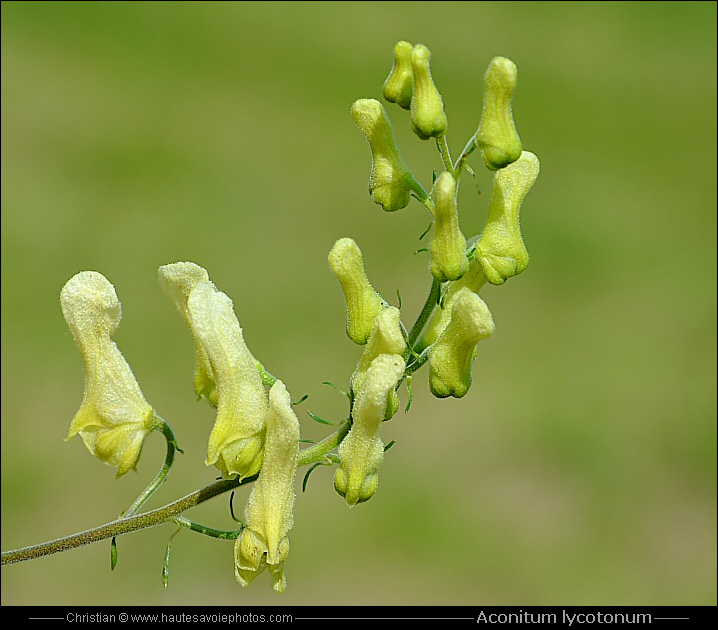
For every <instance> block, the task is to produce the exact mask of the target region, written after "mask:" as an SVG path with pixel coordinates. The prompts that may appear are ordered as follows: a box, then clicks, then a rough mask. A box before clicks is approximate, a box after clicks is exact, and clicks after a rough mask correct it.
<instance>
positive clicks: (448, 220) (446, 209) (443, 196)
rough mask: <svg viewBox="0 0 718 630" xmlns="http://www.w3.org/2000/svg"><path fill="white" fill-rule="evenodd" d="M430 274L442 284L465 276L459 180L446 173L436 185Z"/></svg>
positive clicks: (464, 243)
mask: <svg viewBox="0 0 718 630" xmlns="http://www.w3.org/2000/svg"><path fill="white" fill-rule="evenodd" d="M429 251H430V252H431V274H432V275H433V276H434V278H436V279H437V280H438V281H439V282H446V281H447V280H458V279H459V278H461V276H463V275H464V274H465V273H466V270H467V269H468V267H469V259H468V258H467V257H466V239H465V238H464V235H463V234H462V233H461V230H460V229H459V211H458V209H457V207H456V180H455V179H454V176H453V175H452V174H451V173H448V172H444V173H442V174H441V175H439V178H438V179H437V180H436V183H435V184H434V236H433V237H432V239H431V245H430V246H429Z"/></svg>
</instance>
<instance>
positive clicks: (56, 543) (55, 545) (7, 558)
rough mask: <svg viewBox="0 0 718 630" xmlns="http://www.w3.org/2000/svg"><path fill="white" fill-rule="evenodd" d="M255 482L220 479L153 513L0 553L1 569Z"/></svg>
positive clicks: (155, 520)
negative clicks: (0, 556)
mask: <svg viewBox="0 0 718 630" xmlns="http://www.w3.org/2000/svg"><path fill="white" fill-rule="evenodd" d="M256 478H257V475H254V476H253V477H246V478H244V479H243V480H242V481H239V479H223V480H221V481H217V482H216V483H213V484H211V485H209V486H206V487H205V488H202V489H201V490H197V491H196V492H193V493H191V494H188V495H187V496H186V497H183V498H181V499H178V500H177V501H175V502H174V503H170V504H168V505H165V506H163V507H161V508H157V509H156V510H151V511H149V512H144V513H142V514H138V515H137V516H130V517H127V518H119V519H117V520H115V521H112V522H111V523H107V524H106V525H101V526H100V527H96V528H94V529H88V530H86V531H84V532H79V533H77V534H72V535H71V536H66V537H65V538H58V539H57V540H51V541H49V542H45V543H41V544H39V545H33V546H31V547H23V548H22V549H15V550H13V551H5V552H3V553H2V565H3V566H4V565H6V564H12V563H14V562H22V561H23V560H32V559H34V558H40V557H41V556H49V555H50V554H53V553H59V552H61V551H68V550H70V549H75V548H77V547H82V546H83V545H90V544H92V543H95V542H98V541H100V540H104V539H106V538H112V537H113V536H119V535H120V534H128V533H130V532H135V531H137V530H140V529H146V528H148V527H154V526H155V525H160V524H162V523H164V522H165V521H168V520H170V519H172V518H173V517H175V516H177V515H179V514H181V513H182V512H184V511H185V510H188V509H189V508H191V507H194V506H195V505H199V504H200V503H204V502H205V501H207V500H209V499H212V498H213V497H216V496H218V495H220V494H223V493H225V492H227V491H228V490H233V489H234V488H236V487H238V486H240V485H242V484H245V483H249V482H250V481H254V480H255V479H256Z"/></svg>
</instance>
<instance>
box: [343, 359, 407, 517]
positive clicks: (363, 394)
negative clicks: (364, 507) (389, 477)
mask: <svg viewBox="0 0 718 630" xmlns="http://www.w3.org/2000/svg"><path fill="white" fill-rule="evenodd" d="M404 367H405V365H404V360H403V359H402V357H401V356H398V355H395V354H380V355H379V356H378V357H376V358H375V359H374V360H373V361H372V362H371V365H370V366H369V369H368V370H367V371H366V376H365V377H364V380H363V382H362V384H361V387H359V390H358V391H357V392H356V398H355V399H354V405H353V407H352V427H351V429H350V430H349V433H347V435H346V437H345V438H344V440H343V441H342V443H341V445H340V446H339V451H338V455H339V466H338V467H337V470H336V473H335V474H334V488H335V489H336V491H337V492H338V493H339V494H341V495H342V496H343V497H344V499H345V500H346V502H347V503H348V504H349V506H350V507H351V506H353V505H356V504H357V503H362V502H363V501H366V500H368V499H369V498H370V497H371V496H372V495H373V494H374V493H375V492H376V488H377V484H378V482H379V477H378V474H377V467H378V466H379V464H380V463H381V460H382V459H384V443H383V442H382V441H381V438H380V437H379V428H380V427H381V423H382V422H383V421H384V417H385V414H386V409H387V405H388V403H389V397H390V395H391V394H392V393H393V392H394V388H395V387H396V384H397V383H398V382H399V379H400V378H401V377H402V376H403V375H404Z"/></svg>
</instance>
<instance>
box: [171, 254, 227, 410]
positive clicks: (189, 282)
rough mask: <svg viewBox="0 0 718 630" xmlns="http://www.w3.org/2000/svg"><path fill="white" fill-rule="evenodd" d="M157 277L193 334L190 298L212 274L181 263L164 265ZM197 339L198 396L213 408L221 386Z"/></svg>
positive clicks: (195, 342)
mask: <svg viewBox="0 0 718 630" xmlns="http://www.w3.org/2000/svg"><path fill="white" fill-rule="evenodd" d="M157 275H158V276H159V280H160V285H162V288H163V289H164V291H165V293H167V295H168V296H169V297H170V299H171V300H172V301H173V302H174V305H175V306H176V307H177V310H178V311H179V312H180V313H181V315H182V318H183V319H184V321H185V323H186V324H187V326H188V327H189V329H190V331H192V326H191V324H190V320H189V314H188V312H187V298H188V297H189V294H190V292H191V291H192V289H194V287H195V286H196V285H197V283H198V282H209V274H208V273H207V271H206V269H204V268H202V267H200V266H199V265H196V264H195V263H193V262H178V263H173V264H170V265H162V266H161V267H160V268H159V269H158V272H157ZM193 338H194V348H195V354H196V356H197V361H196V365H195V369H194V393H195V394H196V395H197V399H199V398H201V397H202V396H204V397H205V398H206V399H207V400H208V401H209V403H210V404H211V405H212V406H213V407H216V406H217V386H216V384H215V382H214V376H213V375H212V366H211V365H210V363H209V359H208V358H207V353H206V352H205V350H204V348H203V347H202V344H200V343H199V341H198V340H197V338H196V337H194V334H193Z"/></svg>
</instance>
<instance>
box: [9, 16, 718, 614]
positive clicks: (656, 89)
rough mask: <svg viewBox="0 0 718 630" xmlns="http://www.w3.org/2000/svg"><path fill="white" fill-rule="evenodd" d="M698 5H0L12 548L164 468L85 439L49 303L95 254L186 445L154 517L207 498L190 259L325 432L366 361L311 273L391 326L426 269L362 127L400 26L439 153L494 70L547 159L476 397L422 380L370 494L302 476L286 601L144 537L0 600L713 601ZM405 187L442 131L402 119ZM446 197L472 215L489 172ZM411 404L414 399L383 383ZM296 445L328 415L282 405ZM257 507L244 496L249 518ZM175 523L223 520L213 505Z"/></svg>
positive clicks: (704, 55) (120, 337)
mask: <svg viewBox="0 0 718 630" xmlns="http://www.w3.org/2000/svg"><path fill="white" fill-rule="evenodd" d="M715 25H716V5H715V3H713V2H608V3H606V2H595V3H594V2H580V3H575V2H317V3H314V2H287V3H284V2H139V3H136V2H99V3H95V2H78V3H74V2H3V3H2V548H3V550H8V549H12V548H17V547H21V546H25V545H29V544H33V543H38V542H42V541H45V540H49V539H52V538H56V537H60V536H63V535H67V534H70V533H72V532H75V531H79V530H81V529H86V528H89V527H94V526H96V525H100V524H102V523H104V522H107V521H109V520H112V519H113V518H115V517H116V516H117V514H118V513H119V512H120V511H121V510H123V509H125V508H126V507H127V506H128V505H129V504H130V503H131V502H132V500H133V499H134V497H135V496H136V495H137V493H138V492H139V491H140V490H141V489H142V488H143V487H144V485H145V484H146V483H147V481H148V480H149V479H150V478H151V477H152V476H153V475H154V473H155V471H156V470H157V469H158V467H159V465H160V462H161V460H162V458H163V453H164V448H163V446H162V442H163V441H162V439H161V437H160V436H159V435H153V436H151V437H150V438H149V439H148V440H147V443H146V445H145V449H144V452H143V455H142V459H141V461H140V464H139V467H138V473H137V474H135V473H129V474H128V475H126V476H125V477H124V478H122V479H120V480H119V481H115V480H114V471H113V469H111V468H109V467H106V466H103V465H102V464H100V463H99V462H98V461H97V460H95V459H94V458H92V457H90V456H89V455H88V454H87V452H86V451H85V449H84V447H83V445H82V443H81V440H79V438H75V439H73V440H71V441H70V442H68V443H63V439H64V438H65V436H66V432H67V427H68V425H69V422H70V420H71V419H72V417H73V415H74V413H75V411H76V410H77V407H78V405H79V403H80V400H81V397H82V388H83V374H82V367H81V363H80V360H79V354H78V352H77V349H76V347H75V345H74V343H73V340H72V338H71V336H70V334H69V332H68V330H67V328H66V326H65V323H64V321H63V319H62V315H61V313H60V308H59V302H58V294H59V291H60V289H61V287H62V286H63V284H64V283H65V282H66V281H67V279H68V278H70V277H71V276H72V275H73V274H74V273H76V272H77V271H80V270H83V269H94V270H97V271H100V272H102V273H103V274H104V275H106V276H107V277H108V279H109V280H110V281H111V282H112V283H113V284H114V285H115V286H116V289H117V293H118V295H119V297H120V300H121V301H122V305H123V309H124V319H123V323H122V325H121V327H120V329H119V331H118V333H117V335H116V337H115V339H116V341H117V343H118V345H119V347H120V349H121V350H122V351H123V353H124V354H125V356H126V357H127V359H128V361H129V362H130V364H131V365H132V367H133V370H134V372H135V374H136V376H137V378H138V380H139V382H140V384H141V387H142V389H143V392H144V393H145V396H146V397H147V399H148V400H149V401H150V403H151V404H152V405H153V406H154V407H155V408H156V409H157V410H158V412H159V413H160V414H161V415H162V416H163V417H165V418H166V419H167V420H168V421H170V423H171V424H172V426H173V428H174V430H175V432H176V435H177V438H178V440H179V443H180V445H181V446H182V447H183V448H184V450H185V454H184V455H182V456H180V457H179V460H178V461H177V463H176V465H175V467H174V469H173V471H172V474H171V475H170V478H169V480H168V482H167V483H166V486H165V487H164V488H163V490H162V492H160V493H159V496H158V497H155V498H153V500H152V502H151V504H150V505H151V506H152V507H156V506H158V505H160V504H161V502H162V499H166V500H167V501H170V500H174V499H175V498H177V497H180V496H183V495H184V494H186V493H188V492H190V491H192V490H194V489H196V488H198V487H201V486H203V485H205V484H207V483H210V482H211V481H212V480H213V479H214V477H215V471H214V469H208V468H206V467H205V466H204V456H205V450H206V441H207V435H208V432H209V429H210V427H211V426H212V422H213V414H212V412H211V410H210V409H209V408H208V407H207V406H206V405H204V404H198V403H196V402H195V401H194V397H193V393H192V388H191V378H192V369H193V361H194V357H193V348H192V342H191V338H190V336H189V334H188V332H187V330H186V329H185V327H184V323H183V322H182V321H181V318H180V317H179V316H178V314H177V313H176V311H175V310H174V307H173V306H172V304H171V303H170V302H169V300H168V299H167V298H166V297H165V296H164V295H163V294H162V292H161V290H160V288H159V286H158V283H157V279H156V270H157V267H158V266H159V265H161V264H164V263H169V262H175V261H179V260H192V261H195V262H197V263H198V264H200V265H202V266H204V267H206V268H207V269H208V270H209V272H210V275H211V277H212V279H213V280H214V282H215V283H216V284H217V285H218V287H220V289H221V290H223V291H224V292H226V293H227V294H228V295H230V296H231V297H232V298H233V299H234V302H235V309H236V312H237V314H238V317H239V319H240V321H241V323H242V325H243V327H244V329H245V336H246V339H247V342H248V344H249V347H250V348H251V350H252V351H253V353H254V354H255V355H256V356H257V357H258V358H259V359H260V360H262V361H263V362H264V363H265V365H266V366H267V367H268V368H269V369H270V370H271V371H273V372H274V373H275V374H277V375H278V376H280V377H281V378H282V379H283V380H284V381H285V383H286V384H287V386H288V388H289V390H290V392H292V394H293V396H294V398H295V399H296V398H299V397H300V396H301V395H303V394H305V393H307V394H309V400H308V401H307V402H306V403H304V404H303V406H302V407H300V408H299V409H300V410H302V409H310V410H312V411H314V412H316V413H317V414H319V415H321V416H323V417H327V418H333V419H338V418H341V417H343V415H344V413H345V411H346V410H345V400H344V399H343V398H342V396H340V395H339V394H337V393H336V392H335V391H334V390H332V389H331V388H329V387H326V386H323V385H321V383H322V381H325V380H331V381H334V382H335V383H337V385H339V386H344V387H345V386H346V383H347V382H348V377H349V375H350V374H351V372H352V370H353V367H354V365H355V362H356V360H357V358H358V356H359V353H360V350H359V349H358V348H357V347H356V346H354V345H353V344H352V343H351V342H350V341H349V340H348V338H347V337H346V335H345V333H344V319H343V317H344V315H343V311H344V306H343V298H342V295H341V291H340V288H339V285H338V283H337V281H336V279H335V278H334V277H333V276H332V274H331V272H330V271H329V269H328V266H327V264H326V255H327V253H328V251H329V249H330V247H331V246H332V244H333V242H334V241H335V240H336V239H337V238H339V237H342V236H352V237H353V238H355V239H356V240H357V242H358V243H359V245H360V246H361V247H362V249H363V252H364V257H365V261H366V267H367V271H368V274H369V277H370V278H371V280H372V282H373V284H374V286H375V287H376V288H377V289H378V290H379V291H380V292H382V293H383V294H384V296H385V297H387V299H389V300H390V301H393V302H394V303H395V302H396V299H395V295H396V291H397V290H399V291H400V292H401V296H402V300H403V312H404V315H405V317H404V319H405V322H406V323H408V324H410V323H411V321H413V318H414V317H415V315H416V313H417V312H418V309H419V308H420V306H421V304H422V302H423V300H424V297H425V294H426V291H427V290H428V286H429V280H430V278H429V274H428V259H427V257H426V255H425V254H424V255H422V254H417V255H412V252H413V251H414V250H415V249H416V248H417V247H418V246H419V245H418V242H417V238H418V236H419V235H420V234H421V232H423V230H424V229H425V227H426V225H427V216H426V214H425V210H424V209H423V208H422V207H421V206H420V205H419V204H418V203H417V202H415V201H414V202H412V203H411V204H410V206H409V207H408V208H406V209H405V210H403V211H401V212H397V213H393V214H385V213H383V212H382V211H381V209H380V208H379V207H378V206H376V205H374V204H373V203H372V202H371V200H370V199H369V196H368V195H367V192H366V183H367V179H368V174H369V165H370V153H369V148H368V145H367V143H366V141H365V139H364V138H363V137H362V135H361V133H360V132H359V131H358V130H357V129H356V127H355V126H354V124H353V123H352V121H351V119H350V117H349V107H350V105H351V103H352V102H353V101H354V100H355V99H356V98H360V97H374V98H379V97H380V96H381V86H382V83H383V81H384V79H385V77H386V75H387V74H388V72H389V69H390V67H391V63H392V47H393V45H394V43H395V42H396V41H398V40H400V39H406V40H409V41H411V42H413V43H419V42H421V43H424V44H426V45H427V46H428V47H429V48H430V49H431V50H432V52H433V56H432V72H433V75H434V79H435V81H436V84H437V85H438V87H439V89H440V90H441V92H442V94H443V97H444V101H445V105H446V112H447V114H448V117H449V129H448V140H449V144H450V146H451V148H452V151H453V152H454V155H456V154H458V152H459V151H460V150H461V148H462V147H463V145H464V143H465V142H466V140H467V139H468V138H469V137H470V136H471V135H472V134H473V133H474V131H475V129H476V126H477V124H478V121H479V115H480V110H481V97H482V91H483V88H482V76H483V72H484V70H485V68H486V66H487V64H488V62H489V60H490V59H491V58H492V57H493V56H495V55H504V56H508V57H510V58H511V59H513V60H514V61H515V62H516V63H517V65H518V67H519V86H518V89H517V93H516V96H515V99H514V114H515V117H516V120H517V126H518V129H519V132H520V134H521V137H522V140H523V142H524V147H525V148H526V149H528V150H531V151H533V152H535V153H536V154H538V156H539V157H540V159H541V162H542V173H541V176H540V178H539V180H538V182H537V184H536V186H535V187H534V189H533V190H532V191H531V192H530V193H529V196H528V197H527V199H526V203H525V204H524V208H523V211H522V228H523V232H524V238H525V241H526V244H527V247H528V249H529V251H530V252H531V256H532V262H531V265H530V266H529V268H528V269H527V270H526V272H525V273H524V274H522V275H521V276H520V277H518V278H515V279H512V280H511V281H509V282H508V283H507V284H506V285H504V286H502V287H487V288H486V289H485V290H484V291H482V297H484V299H485V300H486V301H487V303H488V304H489V306H490V308H491V309H492V311H493V315H494V319H495V322H496V325H497V331H496V334H495V335H494V336H493V337H492V338H491V339H489V340H488V341H485V342H483V343H482V344H481V346H480V349H479V350H480V351H479V358H478V360H477V361H476V363H475V364H474V368H473V374H474V385H473V387H472V389H471V391H470V392H469V394H468V395H467V396H466V398H464V399H462V400H453V399H451V400H443V401H440V400H436V399H434V398H432V396H431V395H430V394H429V392H428V388H427V387H426V370H422V371H421V372H419V373H418V374H417V377H416V378H415V379H414V402H413V406H412V409H411V412H410V413H409V414H408V415H406V416H404V415H403V414H402V413H400V414H398V415H397V416H396V417H395V418H394V419H393V420H392V421H391V423H389V424H388V425H387V426H385V427H384V428H383V435H382V436H383V438H384V440H385V442H388V441H389V440H391V439H395V440H396V444H395V445H394V447H393V448H392V449H391V451H390V452H389V453H388V454H387V457H386V459H385V461H384V463H383V464H382V466H381V470H380V477H381V483H380V488H379V491H378V493H377V494H376V495H375V496H374V498H372V500H371V501H369V502H368V503H366V504H363V505H360V506H358V507H355V508H354V509H352V510H349V509H347V506H346V504H345V503H344V502H343V500H342V499H341V498H340V497H339V496H338V495H336V493H335V492H334V490H333V487H332V475H333V470H330V469H324V468H322V469H319V470H317V471H315V473H314V475H313V476H312V477H311V478H310V481H309V484H308V487H307V491H306V492H305V493H304V494H301V488H300V487H299V482H300V481H301V476H302V474H301V473H300V475H299V477H298V479H297V486H298V488H297V490H298V498H297V501H296V507H295V526H294V528H293V530H292V532H291V544H292V549H291V553H290V555H289V558H288V561H287V563H286V574H287V578H288V588H287V591H286V593H285V594H284V595H282V596H279V595H276V594H275V593H274V592H272V590H271V588H270V586H269V577H268V575H263V576H261V577H260V578H258V579H257V580H256V581H255V582H254V583H253V584H252V585H251V587H249V588H247V589H242V588H240V587H239V585H238V584H237V583H236V581H235V578H234V575H233V564H232V543H230V542H219V541H215V540H211V539H209V538H204V537H201V536H197V535H194V534H191V533H189V532H183V533H182V534H181V535H180V536H178V537H177V538H175V540H174V544H173V560H172V565H171V569H172V573H171V577H170V585H169V589H168V590H166V591H165V590H163V589H162V585H161V581H160V570H161V566H162V560H163V555H164V549H165V544H166V542H167V539H168V537H169V535H170V534H171V533H172V532H173V531H174V527H173V526H171V525H164V526H162V527H158V528H155V529H152V530H146V531H142V532H138V533H134V534H131V535H128V536H124V537H122V538H120V539H119V541H118V542H119V564H118V567H117V569H116V570H115V571H114V572H110V568H109V559H110V558H109V543H105V542H103V543H99V544H96V545H92V546H90V547H85V548H81V549H77V550H74V551H71V552H68V553H65V554H60V555H55V556H51V557H47V558H43V559H38V560H33V561H31V562H27V563H23V564H19V565H12V566H8V567H5V568H3V569H2V604H168V605H182V604H225V605H234V604H278V605H281V604H360V605H363V604H380V605H381V604H401V605H417V604H463V605H490V604H515V605H519V604H520V605H530V604H594V605H607V604H713V605H715V604H716V474H715V465H716V447H715V439H716V404H715V394H716V392H715V389H716V387H715V385H716V329H715V325H716V284H715V281H716V277H715V271H716V237H715V229H716V225H715V218H716V185H715V172H716V118H715V115H716V56H715V53H716V48H715V44H716V30H715ZM388 111H389V114H390V116H391V117H392V119H393V121H394V126H395V128H396V132H397V136H398V138H399V142H400V144H401V146H402V149H403V151H404V154H405V156H406V158H407V161H408V162H409V164H410V166H411V167H412V169H413V170H414V173H415V175H416V176H417V178H419V180H420V181H422V182H423V183H424V184H425V185H426V186H428V185H430V180H431V171H432V169H433V168H439V161H438V154H437V153H436V151H435V150H434V146H433V143H431V142H422V141H420V140H418V139H417V138H416V137H415V136H414V135H413V134H412V133H411V131H410V129H409V124H408V116H407V114H406V112H404V111H403V110H400V109H399V108H397V107H393V106H392V107H390V108H388ZM470 164H471V165H472V166H474V167H475V169H476V172H477V179H476V182H477V184H478V188H479V189H480V190H481V191H482V192H481V194H477V192H476V188H475V187H474V185H473V183H472V181H471V178H470V177H466V179H465V182H464V185H463V186H462V191H461V196H460V208H461V213H462V214H461V224H462V228H463V230H464V232H465V234H466V235H467V236H470V235H473V234H475V233H477V232H479V231H480V230H481V227H482V225H483V219H484V214H485V211H486V205H487V202H488V190H490V181H491V179H490V174H489V173H488V171H486V170H485V169H484V168H483V166H482V165H481V161H480V158H479V156H478V153H477V154H475V155H474V156H472V159H471V160H470ZM402 396H403V399H404V400H406V396H405V393H404V390H403V389H402ZM300 413H301V414H302V415H301V416H300V417H301V421H302V432H303V435H304V436H305V437H308V438H313V439H316V438H319V437H322V436H323V435H325V434H326V433H327V427H323V426H321V425H318V424H316V423H314V422H312V421H311V420H310V419H309V417H308V416H306V415H305V414H304V411H303V410H302V411H301V412H300ZM244 496H245V495H244V494H240V495H238V496H237V497H235V506H237V507H238V508H239V509H240V510H241V507H242V505H243V502H244ZM188 515H189V516H190V517H193V518H195V519H196V520H198V521H200V522H203V523H205V524H208V525H212V526H215V527H218V528H227V529H229V528H231V527H232V524H231V521H230V518H229V513H228V509H227V500H226V498H221V499H216V500H214V501H212V502H210V503H208V504H205V505H204V506H201V507H200V508H197V509H195V510H193V511H191V512H190V513H189V514H188Z"/></svg>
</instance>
